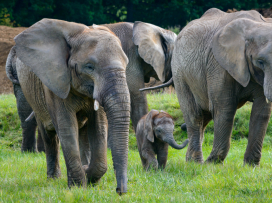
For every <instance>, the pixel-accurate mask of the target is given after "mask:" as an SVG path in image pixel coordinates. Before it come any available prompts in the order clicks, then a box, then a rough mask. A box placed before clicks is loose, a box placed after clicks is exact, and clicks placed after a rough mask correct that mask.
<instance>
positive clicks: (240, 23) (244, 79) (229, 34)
mask: <svg viewBox="0 0 272 203" xmlns="http://www.w3.org/2000/svg"><path fill="white" fill-rule="evenodd" d="M255 27H257V24H256V23H255V22H254V21H252V20H249V19H245V18H240V19H236V20H234V21H232V22H230V23H229V24H227V25H226V26H225V27H223V28H222V29H221V30H219V31H218V32H217V33H216V34H215V36H214V37H213V41H212V52H213V55H214V57H215V59H216V61H217V62H218V63H219V64H220V65H221V66H222V68H224V69H225V70H227V71H228V73H229V74H230V75H231V76H232V77H233V78H234V79H235V80H236V81H237V82H239V83H240V84H241V85H242V86H243V87H246V86H247V85H248V83H249V80H250V72H249V67H248V64H247V60H246V54H245V53H246V38H247V35H248V33H249V32H250V30H252V29H254V28H255Z"/></svg>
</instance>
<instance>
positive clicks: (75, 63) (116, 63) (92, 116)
mask: <svg viewBox="0 0 272 203" xmlns="http://www.w3.org/2000/svg"><path fill="white" fill-rule="evenodd" d="M15 43H16V44H15V50H16V56H17V59H16V70H17V74H18V79H19V81H20V85H21V88H22V91H23V93H24V95H25V98H26V100H27V102H28V103H29V104H30V106H31V108H32V109H33V111H34V112H35V117H36V118H37V123H38V127H39V129H40V130H41V134H42V138H43V141H44V145H45V153H46V161H47V177H48V178H58V177H60V174H61V171H60V166H59V143H61V146H62V150H63V155H64V159H65V163H66V167H67V176H68V186H69V187H71V186H73V185H78V186H81V185H82V186H86V184H87V183H91V184H94V183H97V182H98V181H99V180H100V179H101V177H102V176H103V175H104V174H105V173H106V171H107V132H109V134H110V135H111V137H112V148H111V150H112V159H113V165H114V170H115V176H116V180H117V188H116V192H117V193H118V194H122V193H125V192H126V191H127V159H128V132H129V122H130V95H129V90H128V86H127V83H126V75H125V70H126V66H127V64H128V58H127V56H126V55H125V53H124V51H123V50H122V47H121V42H120V40H119V39H118V37H116V36H115V35H114V33H112V32H111V31H110V30H109V29H108V28H106V27H96V26H94V27H93V28H90V27H88V26H85V25H83V24H78V23H72V22H67V21H62V20H53V19H42V20H41V21H39V22H37V23H35V24H34V25H32V26H31V27H30V28H28V29H26V30H25V31H23V32H22V33H21V34H19V35H17V36H16V37H15ZM107 129H109V130H107ZM86 135H87V136H88V140H89V143H87V142H88V140H85V142H84V140H82V139H80V137H86ZM82 142H83V144H87V145H88V146H90V148H89V149H88V150H86V151H84V153H85V155H86V157H90V159H88V160H89V163H88V164H87V165H84V164H82V163H81V157H83V156H82V154H81V153H82V150H80V149H79V144H82Z"/></svg>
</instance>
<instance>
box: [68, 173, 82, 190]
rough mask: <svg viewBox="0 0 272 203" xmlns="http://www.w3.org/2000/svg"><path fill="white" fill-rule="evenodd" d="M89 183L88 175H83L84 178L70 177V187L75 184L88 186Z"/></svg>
mask: <svg viewBox="0 0 272 203" xmlns="http://www.w3.org/2000/svg"><path fill="white" fill-rule="evenodd" d="M86 185H87V181H86V177H85V176H84V177H82V178H69V177H68V187H69V188H71V187H73V186H77V187H86Z"/></svg>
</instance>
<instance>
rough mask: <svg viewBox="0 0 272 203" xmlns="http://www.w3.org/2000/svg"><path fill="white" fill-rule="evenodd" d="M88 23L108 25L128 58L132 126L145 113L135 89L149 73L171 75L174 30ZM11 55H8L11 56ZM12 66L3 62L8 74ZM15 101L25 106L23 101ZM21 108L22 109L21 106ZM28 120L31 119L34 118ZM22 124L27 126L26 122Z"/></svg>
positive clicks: (26, 135) (141, 97) (164, 78)
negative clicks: (21, 102)
mask: <svg viewBox="0 0 272 203" xmlns="http://www.w3.org/2000/svg"><path fill="white" fill-rule="evenodd" d="M92 27H97V28H100V29H107V28H108V29H110V30H111V31H112V32H113V33H114V34H115V35H116V36H117V37H118V38H119V39H120V41H121V44H122V48H123V50H124V52H125V54H126V55H127V57H128V59H129V63H128V65H127V69H126V78H127V84H128V88H129V92H130V97H131V99H130V101H131V120H132V124H133V127H134V129H135V130H136V127H137V124H138V121H139V120H140V119H141V118H142V117H143V116H144V115H145V114H147V113H148V106H147V99H146V94H145V93H144V92H139V89H140V88H144V86H145V85H144V83H147V82H149V80H150V77H154V78H156V79H158V80H161V81H162V82H164V81H168V80H169V79H170V78H171V77H172V72H171V64H170V62H171V59H172V51H173V48H174V42H175V40H176V34H175V33H173V32H171V31H169V30H165V29H163V28H160V27H157V26H155V25H152V24H148V23H144V22H139V21H138V22H135V23H134V24H133V23H126V22H124V23H114V24H105V25H101V26H99V25H94V26H90V28H92ZM105 27H106V28H105ZM14 55H15V54H13V56H12V57H13V58H14ZM12 57H10V59H12ZM13 69H14V68H12V66H11V65H10V66H7V75H8V76H9V78H13V77H16V76H12V75H13V74H14V72H13ZM16 97H17V96H16ZM17 103H18V102H17ZM18 105H19V106H22V107H23V106H25V104H24V102H23V104H18ZM22 111H26V110H24V109H22ZM22 111H20V110H18V112H19V116H20V118H21V117H22V118H23V119H21V122H22V123H24V122H25V117H26V116H24V114H23V113H21V112H22ZM27 112H29V111H27ZM20 114H22V115H20ZM29 114H30V113H29ZM29 114H28V115H29ZM32 122H35V119H34V121H32ZM26 124H27V125H28V126H30V122H28V123H26ZM32 131H34V127H33V128H30V129H29V130H27V131H24V132H25V133H23V137H24V138H23V139H24V140H26V141H25V142H31V143H33V142H32V140H33V139H34V134H33V133H32ZM82 140H86V137H85V138H84V137H83V138H82ZM38 146H39V145H38ZM33 147H34V143H33ZM87 148H88V146H87V145H83V147H81V149H82V151H86V149H87ZM85 160H86V159H85ZM86 162H87V160H86V161H84V163H86Z"/></svg>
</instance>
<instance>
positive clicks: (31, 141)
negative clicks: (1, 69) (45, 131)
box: [6, 47, 44, 152]
mask: <svg viewBox="0 0 272 203" xmlns="http://www.w3.org/2000/svg"><path fill="white" fill-rule="evenodd" d="M6 73H7V76H8V78H9V79H10V80H11V82H12V83H13V90H14V95H15V97H16V103H17V111H18V115H19V118H20V120H21V127H22V136H23V140H22V147H21V151H22V152H37V151H39V152H42V151H44V144H43V140H42V137H41V134H40V131H39V130H38V139H37V141H36V129H37V122H36V119H35V118H33V119H31V120H30V121H28V122H26V121H25V120H26V118H27V117H28V116H29V114H31V112H32V111H33V110H32V108H31V107H30V105H29V104H28V102H27V101H26V98H25V96H24V94H23V91H22V88H21V86H20V83H19V81H18V77H17V71H16V53H15V47H13V48H12V49H11V50H10V53H9V55H8V58H7V63H6Z"/></svg>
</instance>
